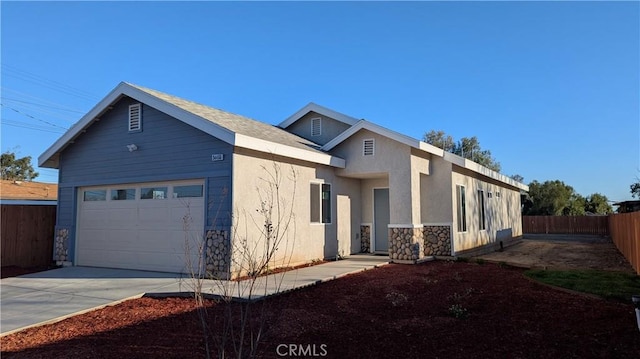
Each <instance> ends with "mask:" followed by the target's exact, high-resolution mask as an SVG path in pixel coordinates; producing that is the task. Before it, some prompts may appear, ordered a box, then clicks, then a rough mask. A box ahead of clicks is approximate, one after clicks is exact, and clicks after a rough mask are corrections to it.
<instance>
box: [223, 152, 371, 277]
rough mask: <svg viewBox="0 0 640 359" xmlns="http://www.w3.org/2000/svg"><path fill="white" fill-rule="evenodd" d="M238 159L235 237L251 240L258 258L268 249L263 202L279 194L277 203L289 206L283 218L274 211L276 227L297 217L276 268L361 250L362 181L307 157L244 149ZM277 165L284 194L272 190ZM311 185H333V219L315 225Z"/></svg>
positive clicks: (279, 255) (276, 198)
mask: <svg viewBox="0 0 640 359" xmlns="http://www.w3.org/2000/svg"><path fill="white" fill-rule="evenodd" d="M233 163H234V166H233V188H234V189H235V190H234V191H233V200H232V201H233V218H234V220H235V223H234V226H233V231H234V233H232V239H233V240H234V241H237V240H239V239H244V240H246V241H247V243H249V245H250V247H251V248H255V250H256V252H255V255H256V256H260V255H262V254H263V253H264V250H265V244H264V242H265V241H264V236H263V234H262V232H261V231H262V228H263V225H264V222H265V217H264V216H263V215H261V214H260V209H261V208H262V202H263V201H265V200H266V201H267V202H269V201H271V198H273V203H274V204H277V203H276V202H279V203H280V205H281V208H284V210H283V211H281V214H282V216H281V218H282V219H281V220H277V216H276V215H275V213H274V214H273V215H272V222H273V224H274V226H275V225H276V223H281V224H282V223H283V222H284V221H286V220H287V219H289V218H290V219H291V221H292V222H291V225H290V226H289V228H288V231H287V233H286V234H285V235H284V236H283V237H282V239H281V245H279V246H278V251H277V255H276V256H275V258H274V261H273V262H274V263H273V265H274V266H285V265H286V266H289V265H296V264H300V263H306V262H310V261H312V260H314V259H323V258H335V256H336V255H338V254H341V255H348V254H351V253H357V252H359V248H360V243H359V239H358V238H357V237H356V234H358V233H359V230H360V229H359V223H360V217H361V213H360V207H359V204H360V201H361V200H360V186H359V180H354V179H349V178H340V177H337V176H336V175H335V174H334V171H333V168H331V167H326V166H320V167H316V165H315V164H311V163H308V162H305V161H296V160H289V159H285V158H283V157H278V156H269V155H266V154H263V153H258V152H255V151H251V150H244V149H238V148H236V152H235V153H234V155H233ZM274 166H275V167H274ZM276 168H277V170H278V171H279V173H280V176H279V177H275V178H279V196H276V195H275V194H274V193H273V192H271V193H270V191H269V183H274V181H275V178H274V177H273V176H274V174H275V171H276ZM292 171H294V172H295V177H294V176H293V174H292ZM311 183H326V184H330V185H331V223H326V224H322V223H311V215H310V213H311V209H310V205H311V204H310V203H311V201H310V196H311V189H310V186H311ZM272 195H273V197H272ZM338 196H340V200H338ZM347 202H348V205H346V203H347ZM339 206H340V208H339ZM290 214H291V215H290ZM338 227H340V232H339V231H338ZM345 231H346V232H347V233H348V237H347V238H345V236H344V235H345ZM340 250H342V253H340ZM236 262H237V261H236ZM235 269H237V268H235Z"/></svg>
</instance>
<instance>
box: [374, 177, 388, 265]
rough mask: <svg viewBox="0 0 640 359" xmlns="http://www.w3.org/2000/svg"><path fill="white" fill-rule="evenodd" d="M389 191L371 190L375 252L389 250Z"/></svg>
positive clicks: (385, 189) (384, 189) (382, 189)
mask: <svg viewBox="0 0 640 359" xmlns="http://www.w3.org/2000/svg"><path fill="white" fill-rule="evenodd" d="M389 218H390V215H389V189H388V188H375V189H374V190H373V225H374V233H373V235H374V236H375V241H374V244H375V247H374V250H375V251H376V252H387V251H388V250H389Z"/></svg>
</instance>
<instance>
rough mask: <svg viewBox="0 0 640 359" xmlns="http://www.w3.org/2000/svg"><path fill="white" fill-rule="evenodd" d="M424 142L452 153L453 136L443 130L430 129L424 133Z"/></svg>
mask: <svg viewBox="0 0 640 359" xmlns="http://www.w3.org/2000/svg"><path fill="white" fill-rule="evenodd" d="M424 142H426V143H428V144H431V145H434V146H436V147H438V148H442V149H443V150H445V151H447V152H451V153H453V152H454V150H455V146H456V144H455V142H454V141H453V137H451V136H450V135H447V134H446V133H444V131H435V130H431V131H429V132H427V133H425V134H424Z"/></svg>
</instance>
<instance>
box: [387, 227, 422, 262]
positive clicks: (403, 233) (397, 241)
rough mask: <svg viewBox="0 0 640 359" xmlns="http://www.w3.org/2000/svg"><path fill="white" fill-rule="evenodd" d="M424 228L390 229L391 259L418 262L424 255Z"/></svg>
mask: <svg viewBox="0 0 640 359" xmlns="http://www.w3.org/2000/svg"><path fill="white" fill-rule="evenodd" d="M422 236H423V230H422V226H417V227H416V226H414V225H392V226H390V228H389V258H391V259H396V260H402V261H406V260H409V261H416V260H418V259H420V258H422V257H423V256H424V255H423V253H424V250H423V248H422V247H423V246H424V241H423V239H422Z"/></svg>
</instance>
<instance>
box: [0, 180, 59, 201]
mask: <svg viewBox="0 0 640 359" xmlns="http://www.w3.org/2000/svg"><path fill="white" fill-rule="evenodd" d="M0 199H3V200H4V199H22V200H45V201H55V200H57V199H58V184H56V183H43V182H26V181H9V180H2V181H1V182H0Z"/></svg>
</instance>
